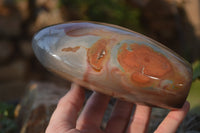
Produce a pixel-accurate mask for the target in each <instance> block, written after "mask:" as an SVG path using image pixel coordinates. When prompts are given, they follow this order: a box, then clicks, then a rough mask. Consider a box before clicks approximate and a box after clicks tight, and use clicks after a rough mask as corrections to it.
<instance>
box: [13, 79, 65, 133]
mask: <svg viewBox="0 0 200 133" xmlns="http://www.w3.org/2000/svg"><path fill="white" fill-rule="evenodd" d="M66 92H67V90H66V89H64V88H62V87H58V86H56V85H55V84H52V83H48V82H46V83H42V82H31V83H30V84H29V85H28V91H27V93H26V95H25V96H24V98H23V99H22V101H21V103H20V105H19V109H18V111H19V112H18V113H16V114H18V116H17V120H18V123H19V125H20V127H21V131H20V133H44V132H45V129H46V127H47V125H48V123H49V119H50V117H51V114H52V112H53V111H54V109H55V107H56V105H57V103H58V101H59V99H60V98H61V97H62V96H63V95H65V94H66Z"/></svg>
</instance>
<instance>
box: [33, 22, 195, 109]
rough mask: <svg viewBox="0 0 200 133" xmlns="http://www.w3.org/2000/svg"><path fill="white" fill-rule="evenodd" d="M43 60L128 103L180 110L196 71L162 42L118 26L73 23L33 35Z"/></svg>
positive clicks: (52, 68) (55, 69)
mask: <svg viewBox="0 0 200 133" xmlns="http://www.w3.org/2000/svg"><path fill="white" fill-rule="evenodd" d="M33 49H34V52H35V54H36V56H37V58H38V59H39V61H40V62H41V63H42V64H43V65H44V66H45V67H47V68H48V69H49V70H50V71H53V72H55V73H57V74H59V75H61V76H62V77H64V78H66V79H68V80H71V81H73V82H76V83H78V84H80V85H82V86H84V87H86V88H88V89H91V90H95V91H97V92H101V93H104V94H107V95H111V96H113V97H116V98H120V99H123V100H126V101H130V102H134V103H140V104H146V105H153V106H158V107H163V108H168V109H172V108H180V107H181V106H182V105H183V103H184V102H185V99H186V97H187V95H188V92H189V88H190V85H191V77H192V69H191V66H190V64H188V63H187V62H186V61H185V60H184V59H182V58H181V57H179V56H178V55H177V54H175V53H174V52H172V51H171V50H169V49H168V48H166V47H165V46H163V45H161V44H160V43H158V42H156V41H154V40H152V39H150V38H148V37H146V36H144V35H141V34H138V33H136V32H133V31H131V30H129V29H126V28H122V27H119V26H115V25H110V24H104V23H96V22H71V23H66V24H59V25H54V26H50V27H47V28H44V29H42V30H41V31H39V32H38V33H37V34H36V35H35V36H34V38H33Z"/></svg>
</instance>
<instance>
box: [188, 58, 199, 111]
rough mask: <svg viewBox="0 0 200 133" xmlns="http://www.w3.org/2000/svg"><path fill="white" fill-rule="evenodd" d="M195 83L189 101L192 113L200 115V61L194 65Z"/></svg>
mask: <svg viewBox="0 0 200 133" xmlns="http://www.w3.org/2000/svg"><path fill="white" fill-rule="evenodd" d="M192 67H193V82H192V86H191V88H190V93H189V95H188V98H187V100H188V101H189V102H190V106H191V111H192V112H194V113H200V79H199V78H200V61H196V62H194V63H193V64H192Z"/></svg>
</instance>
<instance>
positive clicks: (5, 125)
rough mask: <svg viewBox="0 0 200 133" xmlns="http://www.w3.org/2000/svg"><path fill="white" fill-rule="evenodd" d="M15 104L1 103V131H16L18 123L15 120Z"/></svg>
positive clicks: (2, 132) (0, 132)
mask: <svg viewBox="0 0 200 133" xmlns="http://www.w3.org/2000/svg"><path fill="white" fill-rule="evenodd" d="M14 110H15V106H14V105H12V104H6V103H0V133H14V132H15V131H16V129H17V124H16V122H15V120H14Z"/></svg>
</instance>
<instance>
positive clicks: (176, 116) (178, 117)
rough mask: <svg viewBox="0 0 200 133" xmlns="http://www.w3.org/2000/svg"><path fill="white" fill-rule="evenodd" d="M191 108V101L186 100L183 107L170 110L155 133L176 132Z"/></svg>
mask: <svg viewBox="0 0 200 133" xmlns="http://www.w3.org/2000/svg"><path fill="white" fill-rule="evenodd" d="M189 108H190V104H189V102H185V104H184V105H183V107H182V108H181V109H178V110H172V111H170V112H169V114H168V115H167V117H166V118H165V119H164V120H163V121H162V123H161V124H160V125H159V127H158V128H157V130H156V131H155V133H175V132H176V130H177V129H178V126H179V125H180V123H181V122H182V121H183V119H184V118H185V116H186V114H187V112H188V111H189Z"/></svg>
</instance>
